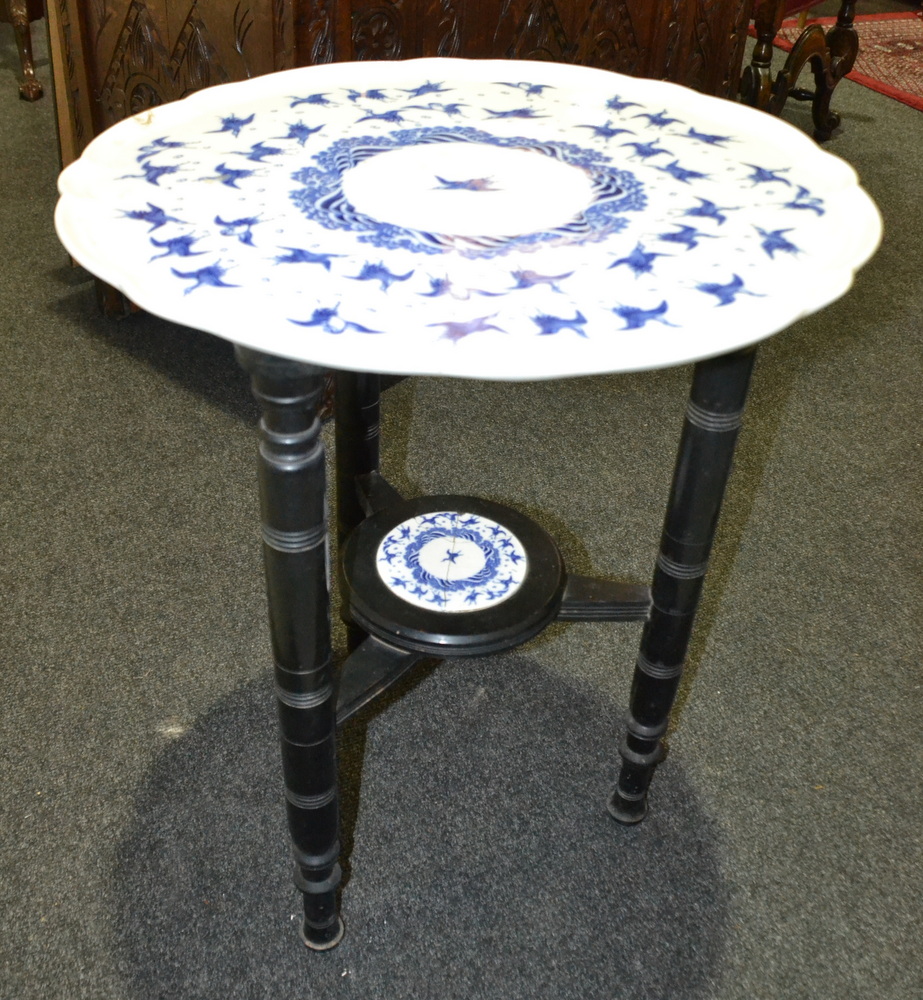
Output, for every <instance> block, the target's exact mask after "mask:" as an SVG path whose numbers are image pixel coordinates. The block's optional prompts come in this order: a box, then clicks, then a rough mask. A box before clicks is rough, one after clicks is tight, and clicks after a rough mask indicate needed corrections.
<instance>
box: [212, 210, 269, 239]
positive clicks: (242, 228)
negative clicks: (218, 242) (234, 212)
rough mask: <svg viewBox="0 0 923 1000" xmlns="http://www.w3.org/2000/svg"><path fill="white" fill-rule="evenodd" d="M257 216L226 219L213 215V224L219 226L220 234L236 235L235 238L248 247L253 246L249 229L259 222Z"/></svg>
mask: <svg viewBox="0 0 923 1000" xmlns="http://www.w3.org/2000/svg"><path fill="white" fill-rule="evenodd" d="M259 221H260V220H259V218H257V217H254V218H250V219H232V220H230V221H226V220H225V219H222V218H221V216H220V215H216V216H215V225H216V226H221V235H222V236H236V237H237V239H238V240H239V241H240V242H241V243H244V244H245V245H246V246H248V247H252V246H253V233H252V232H251V229H252V227H253V226H255V225H256V224H257V223H258V222H259Z"/></svg>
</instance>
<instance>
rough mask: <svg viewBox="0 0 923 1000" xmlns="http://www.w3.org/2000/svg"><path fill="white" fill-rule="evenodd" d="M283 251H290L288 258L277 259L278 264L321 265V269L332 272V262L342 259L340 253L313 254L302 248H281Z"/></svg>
mask: <svg viewBox="0 0 923 1000" xmlns="http://www.w3.org/2000/svg"><path fill="white" fill-rule="evenodd" d="M280 249H281V250H288V256H287V257H276V263H277V264H320V265H321V267H323V268H326V270H328V271H329V270H330V261H331V260H332V259H333V258H334V257H342V256H343V255H342V254H340V253H312V252H311V251H310V250H302V249H301V248H300V247H280Z"/></svg>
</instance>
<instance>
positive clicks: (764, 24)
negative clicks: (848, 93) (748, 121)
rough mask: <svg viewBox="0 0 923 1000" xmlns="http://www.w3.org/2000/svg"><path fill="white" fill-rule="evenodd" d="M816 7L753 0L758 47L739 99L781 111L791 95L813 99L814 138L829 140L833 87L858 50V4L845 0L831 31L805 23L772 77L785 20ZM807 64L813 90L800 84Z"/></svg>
mask: <svg viewBox="0 0 923 1000" xmlns="http://www.w3.org/2000/svg"><path fill="white" fill-rule="evenodd" d="M812 6H815V4H813V3H804V2H800V0H757V3H756V6H755V10H754V19H755V22H756V38H757V42H756V47H755V48H754V51H753V58H752V60H751V62H750V65H749V66H748V67H747V68H746V69H745V71H744V76H743V80H742V83H741V97H742V99H743V100H744V101H745V102H746V103H747V104H750V105H752V106H753V107H757V108H761V109H762V110H764V111H769V112H770V113H771V114H776V115H777V114H780V113H781V111H782V108H783V107H784V106H785V102H786V101H787V100H788V99H789V98H790V97H792V98H794V99H795V100H799V101H811V104H812V106H811V113H812V117H813V120H814V136H815V138H816V139H817V140H818V141H823V140H825V139H829V138H830V135H831V133H832V132H833V130H834V129H835V128H837V126H838V125H839V124H840V116H839V115H838V114H837V113H836V112H834V111H831V110H830V100H831V98H832V97H833V91H834V90H835V89H836V85H837V84H838V83H839V82H840V80H842V79H843V77H844V76H846V74H847V73H849V71H850V70H851V69H852V68H853V65H854V64H855V61H856V55H857V53H858V51H859V36H858V34H857V33H856V29H855V28H854V27H853V19H854V18H855V8H856V4H855V2H854V0H843V2H842V4H841V6H840V11H839V14H838V16H837V22H836V24H835V25H834V26H833V27H832V28H830V30H829V31H826V32H825V31H824V29H823V28H822V27H821V26H820V25H818V24H812V25H809V26H808V27H807V28H805V30H804V31H803V32H802V33H801V35H800V36H799V37H798V40H797V41H796V42H795V45H794V46H793V48H792V50H791V52H790V53H789V55H788V58H787V59H786V60H785V64H784V65H783V67H782V69H781V70H779V72H778V73H777V74H776V75H775V77H773V74H772V55H773V46H772V42H773V39H774V38H775V37H776V35H777V34H778V32H779V27H780V25H781V24H782V21H783V19H784V18H786V17H788V16H790V15H791V14H795V13H798V12H799V11H804V10H807V9H808V8H810V7H812ZM808 64H810V67H811V72H812V73H813V76H814V89H813V90H806V89H803V88H799V87H798V86H797V84H798V78H799V76H800V75H801V71H802V70H803V69H804V68H805V66H807V65H808Z"/></svg>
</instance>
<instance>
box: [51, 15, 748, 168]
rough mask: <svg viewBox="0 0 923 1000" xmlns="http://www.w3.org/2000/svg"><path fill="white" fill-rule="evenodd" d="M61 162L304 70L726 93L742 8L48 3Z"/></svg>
mask: <svg viewBox="0 0 923 1000" xmlns="http://www.w3.org/2000/svg"><path fill="white" fill-rule="evenodd" d="M48 3H49V21H50V23H51V29H52V58H53V62H54V63H55V80H56V90H57V101H58V106H59V122H60V128H61V132H62V154H63V157H64V160H65V162H68V161H69V160H70V159H72V158H73V156H74V155H76V154H79V152H80V151H81V150H82V149H83V147H84V146H85V145H86V143H87V142H88V141H89V140H90V139H91V138H92V137H93V135H95V134H96V133H98V132H99V131H101V130H102V129H104V128H106V127H107V126H109V125H111V124H113V123H114V122H116V121H119V120H120V119H122V118H124V117H126V116H127V115H130V114H134V113H136V112H137V111H140V110H143V109H144V108H146V107H150V106H152V105H155V104H160V103H163V102H164V101H170V100H174V99H176V98H179V97H183V96H184V95H186V94H188V93H190V92H191V91H194V90H198V89H200V88H202V87H207V86H210V85H212V84H216V83H222V82H224V81H228V80H240V79H245V78H247V77H250V76H257V75H259V74H262V73H268V72H271V71H272V70H278V69H285V68H288V67H291V66H297V65H308V64H311V63H319V62H331V61H344V60H365V59H407V58H414V57H418V56H431V55H442V56H461V57H468V58H519V59H553V60H559V61H564V62H578V63H584V64H587V65H591V66H599V67H602V68H604V69H612V70H617V71H619V72H623V73H631V74H634V75H638V76H651V77H659V78H665V79H669V80H674V81H677V82H680V83H687V84H689V85H690V86H693V87H696V88H697V89H699V90H703V91H705V92H708V93H713V94H719V95H722V96H730V95H733V94H735V93H736V90H737V83H738V80H739V76H740V65H741V61H742V57H743V44H744V38H745V32H746V27H747V23H748V21H749V17H750V11H751V8H752V0H664V2H658V3H653V2H651V0H48Z"/></svg>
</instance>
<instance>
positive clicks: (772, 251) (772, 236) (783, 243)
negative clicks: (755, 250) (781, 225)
mask: <svg viewBox="0 0 923 1000" xmlns="http://www.w3.org/2000/svg"><path fill="white" fill-rule="evenodd" d="M753 228H754V229H755V230H756V231H757V232H758V233H759V234H760V236H762V237H763V242H762V243H761V244H760V246H761V247H762V248H763V249H764V250H765V251H766V253H767V254H769V256H770V257H771V258H772V259H773V260H775V259H776V258H775V255H776V253H777V252H778V253H794V254H798V253H801V249H800V248H799V247H796V246H795V244H794V243H791V242H789V241H788V240H787V239H786V238H785V234H786V233H790V232H791V229H773V230H772V232H767V231H766V230H765V229H760V227H759V226H754V227H753Z"/></svg>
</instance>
